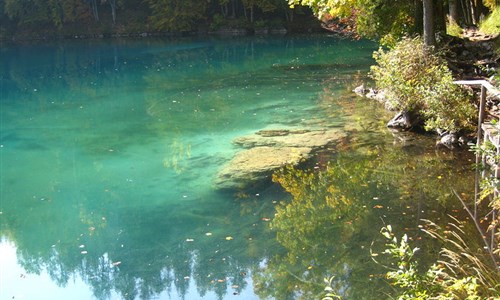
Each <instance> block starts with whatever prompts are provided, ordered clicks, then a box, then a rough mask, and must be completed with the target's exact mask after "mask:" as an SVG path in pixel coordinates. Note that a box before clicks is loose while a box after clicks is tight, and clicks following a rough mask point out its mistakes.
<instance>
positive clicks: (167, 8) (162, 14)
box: [148, 0, 207, 31]
mask: <svg viewBox="0 0 500 300" xmlns="http://www.w3.org/2000/svg"><path fill="white" fill-rule="evenodd" d="M148 4H149V6H150V7H151V11H152V15H151V16H150V22H151V24H152V25H153V27H155V28H156V29H158V30H167V31H189V30H193V29H194V28H195V26H196V24H197V22H198V21H199V20H201V19H203V18H204V15H205V11H206V7H207V2H205V1H201V2H200V1H195V0H148Z"/></svg>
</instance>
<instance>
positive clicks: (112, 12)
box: [108, 0, 116, 25]
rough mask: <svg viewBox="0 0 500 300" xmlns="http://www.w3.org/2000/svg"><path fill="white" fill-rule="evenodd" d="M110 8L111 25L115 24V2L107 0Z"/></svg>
mask: <svg viewBox="0 0 500 300" xmlns="http://www.w3.org/2000/svg"><path fill="white" fill-rule="evenodd" d="M108 1H109V5H110V6H111V16H112V18H113V25H115V24H116V0H108Z"/></svg>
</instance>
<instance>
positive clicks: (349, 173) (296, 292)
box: [255, 141, 473, 299]
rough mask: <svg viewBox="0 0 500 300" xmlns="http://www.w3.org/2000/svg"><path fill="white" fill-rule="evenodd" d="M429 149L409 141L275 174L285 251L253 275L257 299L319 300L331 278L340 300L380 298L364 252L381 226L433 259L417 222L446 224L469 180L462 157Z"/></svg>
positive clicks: (378, 272)
mask: <svg viewBox="0 0 500 300" xmlns="http://www.w3.org/2000/svg"><path fill="white" fill-rule="evenodd" d="M424 144H425V143H424ZM432 147H434V145H427V146H423V144H419V142H418V141H416V142H415V143H414V145H413V146H410V147H391V146H385V147H383V146H381V145H373V146H369V147H366V148H364V149H363V148H361V149H358V150H353V149H343V151H342V152H341V154H338V155H334V156H333V157H331V158H330V162H328V163H326V164H324V165H316V166H315V167H314V168H305V169H304V168H297V167H286V168H284V169H282V170H281V171H279V172H277V173H275V175H274V177H273V179H274V181H275V182H278V183H279V184H280V185H281V186H282V187H283V188H284V189H285V190H286V191H287V192H288V193H290V195H291V196H292V199H291V200H290V201H282V202H280V203H279V204H278V205H277V206H276V217H275V219H274V220H273V221H272V223H271V226H272V228H273V229H274V230H275V231H276V237H277V240H278V242H279V243H280V244H281V245H282V246H283V247H284V248H285V249H286V251H285V252H284V253H283V254H277V255H275V256H273V257H272V258H271V259H270V260H269V261H268V264H267V266H266V267H265V268H262V269H260V270H259V272H257V274H256V275H255V281H256V283H257V284H256V286H257V294H258V295H259V296H261V297H269V296H274V297H276V298H277V299H319V298H321V295H323V289H324V287H325V283H324V279H325V278H327V279H328V278H331V276H334V280H333V287H334V290H335V291H336V292H338V293H339V294H340V295H341V296H342V297H343V299H378V298H385V297H387V294H388V293H389V294H390V293H391V289H390V287H389V286H388V285H387V284H384V283H383V281H384V278H383V277H384V274H385V272H387V270H386V269H384V268H383V267H382V266H381V265H378V264H376V263H374V262H373V261H372V260H371V258H370V256H371V252H370V250H373V251H374V253H377V252H381V251H377V250H381V249H383V248H384V243H383V242H380V238H379V230H380V228H381V227H382V226H384V224H392V225H393V226H395V227H396V228H398V230H400V231H401V232H406V233H407V234H408V235H409V236H411V239H412V240H414V243H415V244H416V245H417V246H418V247H419V248H421V249H422V251H421V252H420V253H421V257H420V259H421V260H423V261H424V262H426V257H428V258H427V260H432V259H435V258H436V253H437V251H438V248H439V247H438V246H439V245H437V243H436V241H432V240H430V239H429V237H427V236H425V235H424V234H423V233H421V232H420V231H419V230H418V225H419V224H420V220H421V219H422V218H427V219H432V220H436V221H437V222H441V223H446V222H447V221H449V219H448V218H447V217H446V215H447V214H449V213H452V212H453V213H454V214H456V213H459V212H460V211H461V210H459V209H458V208H459V207H460V204H459V203H457V202H458V201H457V200H456V199H453V196H452V195H451V194H452V193H451V189H452V188H455V189H458V190H459V191H461V192H463V195H464V196H465V197H467V195H466V194H465V193H469V198H472V197H471V196H472V191H473V182H471V180H469V179H470V178H473V177H472V171H471V169H470V164H468V163H465V164H464V165H463V166H457V165H456V164H457V163H456V162H457V160H458V161H462V162H464V161H465V162H467V161H469V160H470V159H471V156H470V154H469V153H463V152H456V153H453V152H448V151H445V152H440V151H429V150H432V149H434V148H432ZM346 150H347V151H346ZM460 157H462V158H463V159H462V160H460ZM456 172H459V173H460V172H464V173H470V174H471V175H470V176H471V177H469V178H467V176H463V174H462V175H461V176H454V175H455V174H456ZM381 247H382V248H381ZM372 248H375V249H372ZM373 255H376V254H373ZM380 259H382V258H380ZM368 287H369V288H368Z"/></svg>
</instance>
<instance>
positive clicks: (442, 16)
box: [434, 0, 446, 32]
mask: <svg viewBox="0 0 500 300" xmlns="http://www.w3.org/2000/svg"><path fill="white" fill-rule="evenodd" d="M434 31H437V32H442V31H445V32H446V12H445V6H444V2H443V0H435V1H434Z"/></svg>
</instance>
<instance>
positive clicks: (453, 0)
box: [448, 0, 459, 24]
mask: <svg viewBox="0 0 500 300" xmlns="http://www.w3.org/2000/svg"><path fill="white" fill-rule="evenodd" d="M448 14H449V16H450V21H451V22H455V24H459V22H458V19H459V15H458V3H457V0H449V1H448Z"/></svg>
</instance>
